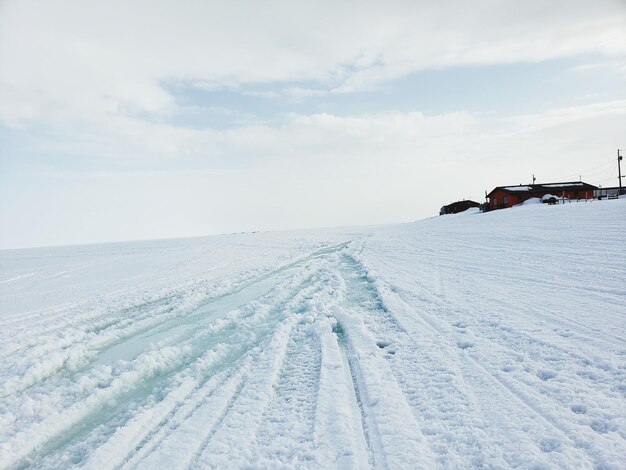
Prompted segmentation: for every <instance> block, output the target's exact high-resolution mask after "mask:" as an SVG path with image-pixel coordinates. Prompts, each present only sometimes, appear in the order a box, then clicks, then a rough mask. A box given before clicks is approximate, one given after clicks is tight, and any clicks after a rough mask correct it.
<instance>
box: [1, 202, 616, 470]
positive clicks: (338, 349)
mask: <svg viewBox="0 0 626 470" xmlns="http://www.w3.org/2000/svg"><path fill="white" fill-rule="evenodd" d="M625 239H626V200H619V201H603V202H593V203H573V204H566V205H563V206H544V205H535V206H525V207H519V208H515V209H508V210H502V211H496V212H492V213H488V214H478V213H464V214H459V215H453V216H443V217H436V218H433V219H428V220H424V221H420V222H416V223H413V224H406V225H396V226H387V227H378V228H371V229H358V230H357V229H355V230H326V231H317V232H292V233H269V234H268V233H257V234H238V235H228V236H219V237H209V238H202V239H191V240H172V241H160V242H140V243H127V244H113V245H100V246H83V247H69V248H50V249H33V250H15V251H3V252H0V326H1V327H0V357H1V363H0V467H1V468H13V467H16V468H19V467H28V466H32V467H36V468H68V467H72V466H79V467H87V468H94V469H106V468H167V469H174V468H190V467H191V468H203V467H208V468H241V467H250V466H251V467H255V468H267V467H271V468H285V467H287V468H289V467H297V468H308V467H314V468H366V467H375V468H391V469H396V468H411V469H414V468H425V469H429V468H467V467H487V468H509V467H522V468H625V465H626V341H625V339H624V338H625V333H626V244H625Z"/></svg>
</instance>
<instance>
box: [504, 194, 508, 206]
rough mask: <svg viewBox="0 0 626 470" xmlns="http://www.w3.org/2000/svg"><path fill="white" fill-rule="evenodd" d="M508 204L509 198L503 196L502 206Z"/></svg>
mask: <svg viewBox="0 0 626 470" xmlns="http://www.w3.org/2000/svg"><path fill="white" fill-rule="evenodd" d="M508 203H509V196H504V205H505V206H506V205H507V204H508Z"/></svg>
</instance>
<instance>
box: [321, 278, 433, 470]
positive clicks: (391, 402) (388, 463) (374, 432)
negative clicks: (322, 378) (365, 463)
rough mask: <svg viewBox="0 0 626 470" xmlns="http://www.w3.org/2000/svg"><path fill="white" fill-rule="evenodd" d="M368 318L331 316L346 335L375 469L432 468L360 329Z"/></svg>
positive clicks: (407, 410) (394, 385)
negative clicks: (364, 319)
mask: <svg viewBox="0 0 626 470" xmlns="http://www.w3.org/2000/svg"><path fill="white" fill-rule="evenodd" d="M338 275H339V276H341V274H340V273H338ZM340 278H341V277H340ZM367 314H368V312H367V311H365V310H363V309H362V308H361V307H359V306H358V305H349V304H348V305H346V307H341V306H339V307H337V308H336V309H335V310H334V311H333V315H334V316H335V317H336V318H337V320H338V322H339V325H340V331H341V330H343V331H344V332H345V340H346V341H345V348H344V354H345V356H346V358H347V361H348V364H349V366H350V369H351V373H352V375H353V377H354V388H355V391H356V395H357V398H358V401H359V402H360V404H361V406H362V410H363V414H364V422H365V423H366V426H365V429H366V430H367V436H368V437H369V445H370V448H371V451H372V455H373V464H374V466H375V467H376V468H432V466H433V465H434V462H435V456H434V454H433V452H432V449H431V448H430V446H429V445H428V443H427V441H426V439H425V438H424V436H423V434H422V432H421V429H420V426H419V425H418V423H417V422H416V420H415V417H414V415H413V413H412V410H411V406H410V405H409V403H408V402H407V401H406V398H405V396H404V394H403V393H402V391H401V389H400V386H399V384H398V382H397V380H396V377H395V376H394V375H393V373H392V372H391V370H390V369H389V367H388V365H387V363H386V360H385V359H384V357H382V353H381V352H380V348H378V347H377V346H376V340H375V338H373V337H372V336H371V333H370V332H369V331H368V330H367V328H366V327H365V325H364V323H363V318H364V317H365V316H366V315H367ZM341 344H342V343H341V342H340V345H341Z"/></svg>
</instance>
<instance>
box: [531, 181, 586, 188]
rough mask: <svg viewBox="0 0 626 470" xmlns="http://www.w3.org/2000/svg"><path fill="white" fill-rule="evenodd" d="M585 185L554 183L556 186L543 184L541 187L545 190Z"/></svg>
mask: <svg viewBox="0 0 626 470" xmlns="http://www.w3.org/2000/svg"><path fill="white" fill-rule="evenodd" d="M582 185H583V183H582V182H580V183H554V184H542V185H541V186H543V187H544V188H562V187H564V186H565V187H568V186H582Z"/></svg>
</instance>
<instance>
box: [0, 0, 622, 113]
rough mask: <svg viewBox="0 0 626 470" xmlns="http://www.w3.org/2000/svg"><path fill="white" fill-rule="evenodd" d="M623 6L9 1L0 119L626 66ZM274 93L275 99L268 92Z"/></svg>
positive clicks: (164, 109)
mask: <svg viewBox="0 0 626 470" xmlns="http://www.w3.org/2000/svg"><path fill="white" fill-rule="evenodd" d="M625 15H626V7H624V4H623V2H620V1H619V0H618V1H611V0H601V1H595V2H586V1H554V2H544V1H539V0H537V1H526V2H516V1H510V2H493V1H490V0H484V1H481V2H472V3H471V4H464V3H459V2H451V1H443V2H436V3H433V2H391V3H386V4H383V3H381V2H373V1H371V2H370V1H366V2H340V3H337V2H311V3H308V4H303V3H302V2H288V1H275V2H269V3H268V2H244V1H233V2H203V1H199V0H197V1H189V2H182V3H181V2H174V1H167V0H164V1H160V2H158V3H155V2H148V1H133V2H123V1H111V2H85V1H78V0H51V1H47V2H39V1H35V0H20V1H17V0H7V1H4V2H2V4H1V6H0V99H2V104H3V106H2V114H0V119H2V121H3V122H5V123H7V124H9V125H18V124H19V122H23V121H30V120H36V119H56V118H59V116H60V115H62V116H63V117H64V118H71V117H75V118H76V119H82V118H84V117H85V115H87V114H90V113H101V114H105V115H108V114H115V115H119V114H132V113H148V114H150V115H159V114H167V113H171V112H173V111H174V109H175V107H176V103H175V100H174V98H173V97H172V96H171V95H170V94H169V93H168V92H167V91H166V89H165V88H164V86H163V83H165V82H167V81H172V80H176V81H183V82H184V81H188V82H189V83H190V84H191V83H195V84H202V86H203V87H207V86H208V87H211V88H212V89H219V88H221V87H233V86H234V87H236V86H238V85H240V84H246V83H248V84H249V83H281V82H283V83H285V82H297V81H308V82H312V83H316V84H317V86H315V87H312V88H310V89H308V88H302V89H299V88H293V87H292V88H289V87H288V88H287V90H285V94H286V95H291V96H292V98H293V97H295V98H298V97H300V98H302V97H303V96H311V95H316V94H320V93H324V92H325V91H334V92H342V93H349V92H353V91H359V90H363V89H368V88H371V87H375V86H377V85H378V84H380V83H382V82H385V81H386V80H390V79H393V78H396V77H399V76H403V75H406V74H408V73H410V72H412V71H415V70H420V69H428V68H441V67H451V66H457V65H463V64H494V63H513V62H520V61H541V60H547V59H550V58H556V57H564V56H572V55H577V54H585V53H597V54H604V55H607V56H620V57H623V56H624V54H626V29H625V28H624V27H623V26H624V17H625ZM270 93H271V92H270Z"/></svg>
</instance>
